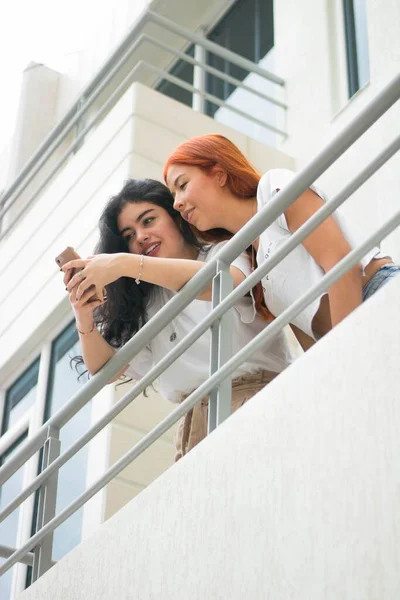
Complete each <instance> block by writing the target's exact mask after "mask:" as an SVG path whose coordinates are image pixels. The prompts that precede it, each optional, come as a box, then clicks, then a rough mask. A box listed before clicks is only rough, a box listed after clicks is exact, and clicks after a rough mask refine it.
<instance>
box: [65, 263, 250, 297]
mask: <svg viewBox="0 0 400 600" xmlns="http://www.w3.org/2000/svg"><path fill="white" fill-rule="evenodd" d="M204 264H205V263H203V262H201V261H197V260H190V259H184V258H158V257H152V256H144V255H139V254H128V253H117V254H98V255H96V256H92V257H89V258H86V259H77V260H73V261H70V262H68V263H66V264H65V265H64V266H63V268H62V270H63V271H65V272H67V271H68V270H69V269H72V268H83V271H80V272H78V273H76V274H75V275H74V276H73V277H72V279H71V280H70V281H69V283H68V286H67V289H68V291H69V292H70V291H71V290H72V289H73V288H74V287H75V286H78V287H77V292H76V297H77V298H78V299H79V298H80V297H81V296H82V294H83V293H84V292H85V291H86V290H87V289H88V288H89V287H90V286H94V287H95V288H96V294H97V296H98V297H99V298H100V299H103V290H104V287H105V286H106V285H108V284H109V283H112V282H113V281H116V280H117V279H119V278H120V277H131V278H133V279H136V278H138V277H139V275H140V279H141V280H142V281H147V282H149V283H153V284H154V285H157V286H160V287H163V288H166V289H169V290H172V291H179V290H180V289H181V288H182V287H183V286H184V285H185V283H187V282H188V281H189V280H190V279H191V278H192V277H193V276H194V275H196V274H197V273H198V272H199V271H200V270H201V269H202V268H203V267H204ZM230 272H231V275H232V278H233V285H234V287H236V286H238V285H239V284H240V283H241V282H242V281H243V280H244V279H245V275H244V273H243V272H242V271H241V270H240V269H239V268H237V267H235V266H231V268H230ZM92 294H93V291H92ZM211 294H212V285H211V283H210V284H208V285H207V287H206V288H205V289H204V290H202V291H201V293H200V294H199V295H198V296H197V298H198V299H199V300H211Z"/></svg>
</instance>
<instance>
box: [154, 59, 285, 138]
mask: <svg viewBox="0 0 400 600" xmlns="http://www.w3.org/2000/svg"><path fill="white" fill-rule="evenodd" d="M143 62H144V64H145V65H146V67H147V68H148V69H150V70H151V71H154V72H155V73H158V74H159V75H162V76H163V77H164V79H167V81H170V82H171V83H174V84H175V85H177V86H178V87H180V88H182V89H184V90H187V91H188V92H191V93H192V94H196V95H197V96H201V97H202V98H205V99H206V100H209V101H210V102H212V103H213V104H217V105H218V106H220V107H221V108H226V109H228V110H230V111H232V112H233V113H235V114H237V115H239V116H240V117H243V118H244V119H247V120H248V121H251V122H252V123H254V124H255V125H259V126H260V127H265V128H266V129H269V130H270V131H273V132H274V133H279V135H282V136H283V137H285V138H286V137H287V135H286V132H285V131H283V130H282V129H279V128H278V127H274V126H273V125H270V124H269V123H266V122H265V121H260V119H257V118H256V117H253V115H251V114H250V113H245V112H244V111H243V110H240V109H239V108H236V107H235V106H232V105H231V104H228V103H227V102H224V101H223V100H221V99H220V98H217V96H214V95H213V94H209V93H208V92H203V91H202V90H199V89H198V88H196V87H194V86H193V85H190V83H187V82H186V81H183V80H182V79H179V77H175V75H171V73H168V71H164V70H163V69H160V68H159V67H156V66H154V65H152V64H151V63H149V62H147V61H146V60H145V61H143Z"/></svg>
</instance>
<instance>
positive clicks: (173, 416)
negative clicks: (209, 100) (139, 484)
mask: <svg viewBox="0 0 400 600" xmlns="http://www.w3.org/2000/svg"><path fill="white" fill-rule="evenodd" d="M399 225H400V211H398V212H397V213H396V214H395V215H394V216H393V217H391V218H390V219H388V220H387V221H386V222H385V223H384V224H383V225H382V226H381V227H380V228H379V229H378V230H377V231H376V232H375V233H374V234H372V235H371V236H369V237H368V239H367V240H366V241H364V242H363V243H362V244H361V245H360V246H358V247H357V248H355V249H353V250H352V251H351V252H349V254H347V255H346V256H345V257H344V258H343V259H342V260H341V261H340V262H338V263H337V264H336V265H335V267H333V268H332V269H331V270H330V271H329V272H328V273H326V274H325V275H324V276H323V277H322V279H321V280H320V281H319V282H318V283H317V284H315V285H314V286H313V287H312V288H311V289H310V290H308V291H307V292H306V293H305V294H303V295H302V296H301V297H300V298H299V299H298V300H297V301H296V302H294V303H293V304H292V305H291V306H290V307H289V308H287V309H286V310H285V311H284V312H283V313H282V314H281V315H280V316H279V317H277V318H276V319H275V320H274V321H273V322H272V323H271V325H269V326H268V327H267V328H265V329H264V330H263V331H261V332H260V333H259V334H258V335H257V336H256V337H255V338H253V340H252V341H250V342H249V343H248V344H247V345H246V346H245V347H244V348H242V349H241V350H240V351H239V352H238V353H237V354H235V356H233V357H232V358H231V359H230V360H229V361H228V362H227V363H225V365H223V366H222V367H221V368H220V369H219V370H218V371H216V372H215V373H214V374H213V375H211V376H210V377H209V379H207V380H206V381H205V382H204V383H202V384H201V385H200V386H199V387H198V388H197V389H196V390H195V391H194V392H192V393H191V394H190V395H189V396H188V397H187V398H186V399H185V400H184V401H183V402H182V403H181V404H180V405H179V406H178V407H177V408H176V409H175V410H174V411H173V412H172V413H170V414H169V415H168V417H166V418H165V419H164V420H163V421H161V423H159V424H158V425H157V426H156V427H155V428H154V429H153V430H152V431H150V432H149V433H148V434H146V435H145V436H144V437H143V439H142V440H141V441H140V442H139V443H138V444H136V445H135V446H134V447H133V448H132V449H131V450H129V451H128V452H127V453H126V454H125V455H124V456H123V457H121V458H120V459H119V460H118V461H117V462H116V463H115V464H114V465H113V466H112V467H111V468H110V469H109V470H108V471H107V472H106V473H105V474H104V475H103V476H102V477H100V478H99V479H98V480H97V481H96V482H95V483H94V484H93V485H92V486H90V488H88V489H87V490H86V491H85V492H84V493H83V494H81V495H80V496H79V497H78V498H77V499H76V500H75V501H74V502H72V503H71V504H70V505H69V506H67V507H66V508H65V509H64V510H63V511H61V512H60V513H59V514H58V515H57V516H56V517H54V518H53V519H51V521H49V522H48V523H47V524H46V525H44V526H43V527H42V529H40V531H38V532H37V533H35V534H34V535H33V536H32V537H31V538H30V539H29V540H28V541H27V542H26V543H25V544H24V545H23V546H22V547H21V548H19V549H18V550H17V551H16V552H15V553H14V554H13V555H12V556H11V557H10V558H9V559H8V560H6V562H5V563H4V564H3V565H1V566H0V576H1V575H2V574H4V573H5V572H6V571H7V570H8V569H10V568H11V567H12V566H13V565H15V564H16V563H17V562H18V561H19V560H21V559H22V558H23V557H24V556H25V555H26V553H27V552H29V551H30V550H31V549H32V548H33V547H34V546H35V545H37V544H38V543H40V542H41V540H42V539H43V538H44V537H45V536H46V535H48V534H49V533H51V532H52V531H54V529H55V528H56V527H58V526H59V525H61V523H63V522H64V521H65V520H66V519H68V517H70V516H71V515H72V514H73V513H74V512H75V511H76V510H78V509H79V508H80V507H81V506H83V504H85V503H86V502H87V501H88V500H90V498H92V497H93V496H94V495H95V494H97V492H99V491H100V490H101V489H102V488H103V487H104V486H105V485H107V483H109V482H110V481H111V480H112V479H114V477H116V476H117V475H118V473H120V472H121V471H122V470H123V469H125V468H126V467H127V466H128V465H129V464H130V462H132V460H134V459H135V458H137V456H139V455H140V454H141V453H142V452H144V450H146V448H148V447H149V446H150V445H151V444H152V443H153V442H154V441H156V440H157V439H158V438H159V437H160V436H161V435H162V434H163V433H165V432H166V431H168V429H169V428H170V427H171V426H172V425H174V424H175V423H176V422H177V421H178V420H179V419H180V418H181V417H182V416H183V415H184V414H185V413H186V412H187V411H188V410H190V409H191V408H193V406H194V405H195V404H197V402H199V401H200V400H201V399H202V398H204V396H206V395H207V394H208V393H209V392H210V391H211V390H212V388H213V387H215V386H216V385H218V384H219V383H220V382H221V381H223V380H224V379H225V378H226V377H228V376H230V375H231V374H232V373H233V372H234V371H235V369H236V368H237V367H238V366H240V365H241V364H242V362H244V361H245V360H246V359H247V358H248V357H249V356H250V355H251V354H253V353H254V352H256V351H257V350H259V349H260V348H261V347H263V346H264V345H265V343H266V342H267V341H269V340H270V339H272V338H273V336H275V335H276V334H277V333H278V332H279V331H281V330H282V329H283V327H285V326H286V325H288V324H289V323H290V322H291V321H292V319H293V318H294V317H296V316H297V315H298V314H299V313H300V312H301V311H302V310H304V308H306V307H307V306H308V305H309V304H310V303H311V302H312V301H313V300H315V299H316V298H318V297H319V296H320V295H321V294H323V293H325V292H326V291H327V290H328V289H329V288H330V287H331V286H332V285H333V284H334V283H335V282H336V281H338V279H340V277H342V276H343V274H344V273H345V272H346V271H347V270H348V269H350V268H351V267H353V266H354V265H356V264H357V263H358V262H359V261H360V259H361V258H362V257H363V256H365V254H366V253H367V252H368V251H369V250H371V248H373V247H374V246H376V245H377V244H379V243H380V242H381V241H382V239H384V238H385V237H386V236H387V235H389V234H390V233H391V232H392V231H394V229H395V228H396V227H398V226H399Z"/></svg>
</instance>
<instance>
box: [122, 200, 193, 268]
mask: <svg viewBox="0 0 400 600" xmlns="http://www.w3.org/2000/svg"><path fill="white" fill-rule="evenodd" d="M117 224H118V229H119V232H120V234H121V237H123V239H124V240H125V242H126V244H127V246H128V249H129V252H131V253H132V254H145V255H147V256H157V257H159V258H196V256H197V251H196V249H195V248H193V246H191V245H190V244H188V243H187V242H185V240H184V238H183V236H182V234H181V232H180V230H179V228H178V226H177V224H176V223H175V221H174V220H173V219H172V217H171V216H170V215H169V214H168V212H167V211H166V210H165V209H164V208H161V207H160V206H157V205H156V204H152V203H151V202H127V203H126V204H125V206H124V207H123V209H122V210H121V212H120V213H119V215H118V219H117Z"/></svg>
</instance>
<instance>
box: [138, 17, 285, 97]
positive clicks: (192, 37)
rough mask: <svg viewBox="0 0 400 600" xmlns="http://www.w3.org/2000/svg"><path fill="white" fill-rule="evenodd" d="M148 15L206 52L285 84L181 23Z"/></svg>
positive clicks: (155, 21) (151, 19)
mask: <svg viewBox="0 0 400 600" xmlns="http://www.w3.org/2000/svg"><path fill="white" fill-rule="evenodd" d="M148 17H149V19H150V21H152V22H153V23H157V24H158V25H160V26H161V27H164V28H165V29H168V30H169V31H172V33H176V34H177V35H179V36H180V37H182V38H184V39H186V40H189V41H191V42H192V43H193V44H198V45H199V46H202V48H204V49H205V50H207V51H208V52H211V53H212V54H215V55H216V56H219V57H220V58H224V59H225V60H227V61H228V62H231V63H232V64H234V65H237V66H238V67H241V68H242V69H245V70H246V71H248V72H249V73H256V74H257V75H260V76H261V77H263V78H264V79H267V80H268V81H271V82H273V83H276V84H277V85H280V86H282V87H283V86H284V85H285V81H284V80H283V79H282V78H281V77H278V76H277V75H275V74H274V73H271V72H270V71H267V70H266V69H263V68H262V67H260V66H259V65H258V64H257V63H255V62H253V61H251V60H249V59H248V58H244V57H243V56H240V55H239V54H236V53H235V52H232V51H231V50H227V49H226V48H223V47H222V46H219V45H218V44H216V43H215V42H211V41H210V40H207V39H206V38H205V37H203V36H201V35H197V34H196V33H192V32H191V31H189V30H188V29H186V28H185V27H182V26H181V25H178V24H177V23H173V22H172V21H170V20H169V19H167V18H166V17H162V16H161V15H158V14H156V13H154V12H151V11H149V12H148Z"/></svg>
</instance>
